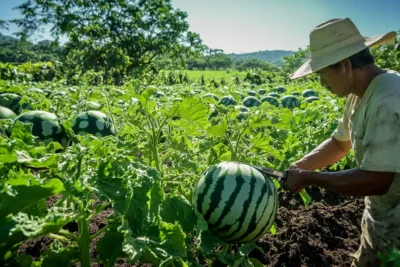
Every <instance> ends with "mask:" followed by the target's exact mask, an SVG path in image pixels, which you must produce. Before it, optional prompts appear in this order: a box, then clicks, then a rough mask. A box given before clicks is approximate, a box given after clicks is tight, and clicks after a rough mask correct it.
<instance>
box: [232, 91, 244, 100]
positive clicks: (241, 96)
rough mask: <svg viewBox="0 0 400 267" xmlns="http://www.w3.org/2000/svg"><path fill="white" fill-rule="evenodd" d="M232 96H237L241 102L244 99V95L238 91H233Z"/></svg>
mask: <svg viewBox="0 0 400 267" xmlns="http://www.w3.org/2000/svg"><path fill="white" fill-rule="evenodd" d="M234 94H235V95H236V96H238V97H239V98H240V99H241V100H243V99H244V98H245V97H246V95H245V94H243V93H242V92H240V91H235V92H234Z"/></svg>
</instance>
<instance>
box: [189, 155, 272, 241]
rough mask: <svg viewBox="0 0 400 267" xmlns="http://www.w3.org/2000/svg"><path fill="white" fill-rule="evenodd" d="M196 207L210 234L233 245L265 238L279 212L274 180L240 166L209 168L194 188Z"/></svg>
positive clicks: (239, 164) (247, 166) (218, 165)
mask: <svg viewBox="0 0 400 267" xmlns="http://www.w3.org/2000/svg"><path fill="white" fill-rule="evenodd" d="M192 204H193V207H194V209H195V211H196V214H198V215H201V216H203V218H204V219H205V221H206V222H207V223H208V226H209V229H210V231H211V232H212V233H213V234H214V235H216V236H217V237H219V238H220V239H221V240H223V241H225V242H228V243H232V244H234V243H247V242H253V241H256V240H258V239H260V238H261V237H263V236H264V234H266V233H267V232H268V231H269V230H270V228H271V226H272V224H273V222H274V220H275V216H276V213H277V210H278V198H277V191H276V188H275V185H274V184H273V182H272V180H271V179H269V178H268V177H266V176H264V174H262V173H261V172H259V171H258V170H257V169H255V168H253V167H251V166H249V165H247V164H241V163H237V162H220V163H218V164H216V165H214V166H212V167H210V168H208V169H207V170H206V171H205V172H204V173H203V174H202V176H201V177H200V179H199V181H198V182H197V184H196V186H195V188H194V192H193V199H192Z"/></svg>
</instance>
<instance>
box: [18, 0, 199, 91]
mask: <svg viewBox="0 0 400 267" xmlns="http://www.w3.org/2000/svg"><path fill="white" fill-rule="evenodd" d="M17 8H18V9H19V10H20V12H21V14H22V15H23V17H22V18H21V19H16V20H13V22H14V23H16V24H17V25H18V26H19V27H20V28H21V29H22V31H21V32H19V35H20V36H21V38H26V37H27V36H30V35H31V34H32V33H34V32H36V31H37V30H39V29H40V28H41V27H43V26H44V25H46V24H50V25H52V29H51V33H52V35H53V36H54V37H55V38H56V40H58V38H59V37H60V36H62V35H64V36H66V37H67V38H68V41H67V42H66V44H65V49H64V52H65V60H64V62H66V63H67V64H70V65H71V67H72V68H73V69H75V68H76V67H77V68H78V69H80V70H81V72H82V73H85V72H86V71H88V70H95V71H103V72H104V75H105V78H106V79H107V78H108V77H110V76H112V77H113V78H114V81H115V84H121V83H122V80H123V77H125V76H132V75H135V76H138V75H141V74H143V73H149V72H152V73H157V72H158V71H159V69H160V68H159V66H157V64H156V62H157V58H160V57H163V56H168V57H169V58H173V59H174V62H175V64H177V65H182V64H183V63H184V62H185V56H187V55H189V54H194V53H197V52H198V51H201V50H202V49H204V46H203V45H202V41H201V39H200V37H199V35H198V34H196V33H193V32H190V31H188V29H189V24H188V23H187V22H186V18H187V14H186V13H185V12H183V11H180V10H175V9H173V7H172V5H171V0H163V1H161V0H135V1H134V0H108V1H94V0H88V1H82V0H46V1H43V0H29V1H27V2H25V3H23V4H22V5H20V6H18V7H17Z"/></svg>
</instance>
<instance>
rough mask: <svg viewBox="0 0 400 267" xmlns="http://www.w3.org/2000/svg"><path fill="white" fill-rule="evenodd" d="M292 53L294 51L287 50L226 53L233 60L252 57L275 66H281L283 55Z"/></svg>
mask: <svg viewBox="0 0 400 267" xmlns="http://www.w3.org/2000/svg"><path fill="white" fill-rule="evenodd" d="M294 53H295V52H294V51H289V50H266V51H258V52H252V53H243V54H227V55H228V56H229V57H230V58H232V59H233V60H234V61H240V60H248V59H252V58H254V59H258V60H262V61H267V62H269V63H271V64H273V65H276V66H281V65H282V64H283V57H284V56H290V55H293V54H294Z"/></svg>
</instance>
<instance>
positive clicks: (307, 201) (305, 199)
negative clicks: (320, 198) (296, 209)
mask: <svg viewBox="0 0 400 267" xmlns="http://www.w3.org/2000/svg"><path fill="white" fill-rule="evenodd" d="M299 194H300V196H301V198H302V199H303V202H304V205H305V206H306V207H308V206H309V205H310V203H311V200H312V199H311V196H310V195H309V194H308V193H307V191H306V190H305V189H303V190H301V191H300V192H299Z"/></svg>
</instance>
